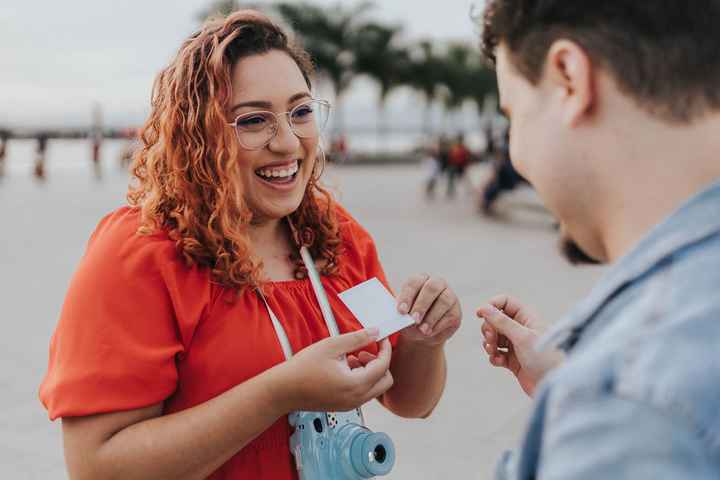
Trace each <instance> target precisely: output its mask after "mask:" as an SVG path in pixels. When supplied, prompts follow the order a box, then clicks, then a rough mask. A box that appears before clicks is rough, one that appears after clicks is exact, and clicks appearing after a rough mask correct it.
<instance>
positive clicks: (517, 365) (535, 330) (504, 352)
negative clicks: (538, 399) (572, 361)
mask: <svg viewBox="0 0 720 480" xmlns="http://www.w3.org/2000/svg"><path fill="white" fill-rule="evenodd" d="M477 316H478V318H481V319H483V320H485V321H484V322H483V325H482V333H483V337H485V351H486V352H487V354H488V359H489V360H490V363H491V364H492V365H494V366H496V367H504V368H507V369H508V370H510V371H511V372H512V373H513V375H515V377H516V378H517V380H518V383H520V386H521V387H522V389H523V390H524V391H525V393H527V394H528V395H529V396H531V397H532V395H533V392H534V391H535V386H536V385H537V384H538V383H539V382H540V380H542V378H543V377H544V376H545V374H546V373H547V372H548V371H549V370H551V369H552V368H554V367H555V366H557V365H558V364H559V363H560V362H561V361H562V359H563V355H562V353H560V352H557V351H552V352H537V351H536V350H535V348H534V346H535V342H536V341H537V339H538V337H539V336H540V333H541V331H540V329H539V327H538V323H539V322H538V320H537V317H535V316H534V315H533V314H532V313H530V312H529V311H528V309H527V308H526V307H524V306H523V305H521V304H520V303H519V302H518V301H517V300H515V299H514V298H511V297H509V296H507V295H500V296H497V297H494V298H492V299H491V300H490V303H489V304H487V305H483V306H481V307H480V308H478V310H477Z"/></svg>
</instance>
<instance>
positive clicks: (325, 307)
mask: <svg viewBox="0 0 720 480" xmlns="http://www.w3.org/2000/svg"><path fill="white" fill-rule="evenodd" d="M300 257H302V261H303V264H305V268H306V269H307V273H308V278H309V279H310V283H311V284H312V287H313V292H314V293H315V298H316V299H317V301H318V305H320V312H321V313H322V316H323V319H324V320H325V325H327V328H328V332H330V336H331V337H334V336H337V335H340V330H339V329H338V326H337V322H336V321H335V315H333V312H332V308H330V302H329V301H328V298H327V294H326V293H325V289H324V288H323V285H322V282H321V281H320V274H319V273H318V270H317V268H316V267H315V262H314V261H313V258H312V256H311V255H310V251H309V250H308V249H307V247H305V246H303V247H301V248H300ZM256 291H257V292H258V295H259V296H260V298H261V299H262V301H263V303H264V304H265V308H267V311H268V314H270V320H271V321H272V324H273V328H275V334H276V335H277V337H278V340H279V341H280V347H282V351H283V353H284V354H285V359H286V360H289V359H290V358H291V357H292V356H293V351H292V347H291V346H290V340H288V337H287V334H286V333H285V329H284V328H283V326H282V323H280V320H279V319H278V317H277V315H275V312H273V311H272V309H271V308H270V305H269V304H268V302H267V299H266V298H265V295H263V293H262V290H261V289H260V288H258V289H257V290H256Z"/></svg>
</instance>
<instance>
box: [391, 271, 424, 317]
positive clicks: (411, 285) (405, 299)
mask: <svg viewBox="0 0 720 480" xmlns="http://www.w3.org/2000/svg"><path fill="white" fill-rule="evenodd" d="M429 278H430V275H427V274H420V275H415V276H412V277H410V278H409V279H408V280H407V281H406V282H405V284H404V285H403V286H402V288H401V289H400V294H399V295H398V296H397V304H398V311H399V312H400V313H402V314H406V313H409V312H410V309H411V308H412V306H413V304H414V303H415V299H416V298H417V296H418V294H419V293H420V290H421V289H422V287H423V285H425V282H426V281H427V280H428V279H429Z"/></svg>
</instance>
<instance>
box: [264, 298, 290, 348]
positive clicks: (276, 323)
mask: <svg viewBox="0 0 720 480" xmlns="http://www.w3.org/2000/svg"><path fill="white" fill-rule="evenodd" d="M257 292H258V295H260V298H262V301H263V303H264V304H265V308H267V311H268V313H269V314H270V320H271V321H272V324H273V327H275V334H276V335H277V337H278V340H279V341H280V347H281V348H282V351H283V353H284V354H285V360H290V358H291V357H292V356H293V351H292V347H291V346H290V340H288V337H287V334H285V329H284V328H283V326H282V324H281V323H280V320H278V318H277V316H275V312H273V311H272V309H271V308H270V305H268V302H267V299H266V298H265V295H263V294H262V291H260V289H258V291H257Z"/></svg>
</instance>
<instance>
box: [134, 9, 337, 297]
mask: <svg viewBox="0 0 720 480" xmlns="http://www.w3.org/2000/svg"><path fill="white" fill-rule="evenodd" d="M271 50H280V51H283V52H285V53H287V54H288V55H289V56H290V57H291V58H292V59H293V60H294V61H295V62H296V63H297V65H298V67H299V68H300V70H301V71H302V74H303V76H304V77H305V81H306V82H307V84H308V86H310V77H311V74H312V72H313V68H312V64H311V62H310V60H309V57H308V55H307V53H305V52H304V51H303V50H302V49H300V48H299V47H297V46H294V45H293V44H292V43H291V42H290V41H289V40H288V37H287V35H286V34H285V33H284V32H283V31H282V29H281V28H280V27H278V26H277V25H276V24H274V23H273V22H272V21H271V20H269V19H268V18H267V17H265V16H264V15H262V14H260V13H258V12H255V11H252V10H244V11H239V12H235V13H233V14H231V15H230V16H228V17H225V18H215V19H211V20H209V21H208V22H206V23H205V25H203V27H202V29H201V30H200V31H199V32H197V33H196V34H194V35H192V36H191V37H190V38H189V39H188V40H186V41H185V42H184V43H183V45H182V46H181V47H180V50H179V51H178V53H177V56H176V57H175V58H174V59H173V60H172V61H171V62H170V65H169V66H167V67H166V68H165V69H164V70H163V71H162V72H160V74H159V75H158V77H157V79H156V81H155V86H154V88H153V96H152V110H151V112H150V117H149V118H148V120H147V121H146V123H145V126H144V127H143V129H142V131H141V132H140V139H141V141H142V148H141V149H140V150H139V151H138V153H137V154H136V156H135V159H134V162H133V166H132V174H133V177H134V180H135V185H134V186H133V187H131V189H130V191H129V193H128V201H129V203H130V204H131V205H135V206H138V207H140V209H141V211H142V226H141V228H140V233H143V234H149V233H152V232H154V231H155V230H157V229H162V230H164V231H166V232H167V233H168V234H169V236H170V238H171V239H173V240H174V241H175V243H176V245H177V249H178V251H179V253H180V255H181V256H182V257H183V258H184V259H185V261H186V263H188V264H190V265H193V264H194V265H200V266H204V267H208V268H209V269H210V271H211V272H212V276H213V279H214V280H215V281H217V282H218V283H220V284H222V285H224V286H228V287H232V288H235V289H238V290H240V289H242V288H244V287H246V286H249V285H256V284H258V283H259V281H260V278H259V277H260V271H261V268H262V265H261V264H260V262H259V261H258V260H257V259H256V258H254V256H253V252H252V250H251V246H250V241H249V238H248V226H249V224H250V222H251V221H252V213H251V212H250V211H249V210H248V208H247V206H246V205H245V202H244V201H243V192H242V191H241V187H240V185H239V182H237V181H236V180H235V179H236V178H237V173H236V172H237V166H238V153H239V150H238V148H239V147H238V145H237V140H236V138H235V136H234V135H231V134H228V133H227V132H228V128H227V123H228V121H229V120H228V119H227V118H226V111H227V107H228V103H229V101H230V98H231V94H232V85H231V80H230V74H231V69H232V67H233V66H234V65H235V64H236V63H237V62H238V61H239V60H240V59H242V58H244V57H247V56H251V55H257V54H262V53H265V52H269V51H271ZM318 165H319V162H318V161H316V170H315V171H314V172H313V175H312V178H311V179H310V181H309V183H308V186H307V189H306V191H305V196H304V197H303V200H302V202H301V204H300V207H299V208H298V210H297V211H295V212H294V213H292V214H291V215H290V217H291V221H292V223H293V225H294V227H295V228H296V230H297V231H298V233H299V237H300V238H301V239H302V240H303V241H304V243H305V244H307V245H308V246H309V249H310V251H311V253H312V254H313V256H314V258H315V259H316V260H317V261H318V263H320V264H321V267H322V271H323V272H324V273H334V272H335V271H336V269H337V258H338V255H339V254H340V248H341V239H340V232H339V226H338V220H337V218H336V215H335V214H334V208H333V199H332V197H331V195H330V194H329V193H328V192H327V191H326V190H325V189H323V188H322V187H321V186H320V185H319V184H318V179H319V175H320V173H321V171H319V170H318V168H317V166H318ZM293 260H294V262H295V265H296V275H299V276H302V275H304V274H305V271H304V266H303V265H302V262H301V260H300V257H299V255H297V254H296V255H293Z"/></svg>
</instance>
